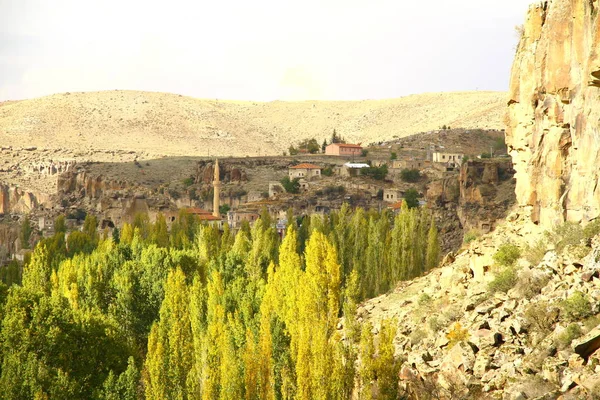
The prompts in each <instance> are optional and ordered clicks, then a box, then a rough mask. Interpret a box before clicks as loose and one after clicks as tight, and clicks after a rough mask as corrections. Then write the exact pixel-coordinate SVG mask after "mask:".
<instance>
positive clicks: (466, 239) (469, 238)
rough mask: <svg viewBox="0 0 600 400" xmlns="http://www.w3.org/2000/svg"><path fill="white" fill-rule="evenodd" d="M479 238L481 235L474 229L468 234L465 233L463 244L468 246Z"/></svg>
mask: <svg viewBox="0 0 600 400" xmlns="http://www.w3.org/2000/svg"><path fill="white" fill-rule="evenodd" d="M479 236H481V233H480V232H479V231H478V230H476V229H471V230H470V231H469V232H466V233H465V234H464V236H463V243H464V244H469V243H471V242H472V241H474V240H476V239H477V238H478V237H479Z"/></svg>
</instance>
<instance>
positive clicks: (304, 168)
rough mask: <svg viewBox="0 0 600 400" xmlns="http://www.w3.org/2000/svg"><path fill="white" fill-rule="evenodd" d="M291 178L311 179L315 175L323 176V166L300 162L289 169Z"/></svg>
mask: <svg viewBox="0 0 600 400" xmlns="http://www.w3.org/2000/svg"><path fill="white" fill-rule="evenodd" d="M288 172H289V175H290V179H295V178H298V179H311V178H314V177H317V178H320V177H321V167H319V166H318V165H314V164H308V163H303V164H298V165H294V166H292V167H290V168H289V169H288Z"/></svg>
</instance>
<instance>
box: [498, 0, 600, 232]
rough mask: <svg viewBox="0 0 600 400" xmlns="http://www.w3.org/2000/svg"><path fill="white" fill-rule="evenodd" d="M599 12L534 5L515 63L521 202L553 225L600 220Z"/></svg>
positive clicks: (567, 2)
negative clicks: (563, 222)
mask: <svg viewBox="0 0 600 400" xmlns="http://www.w3.org/2000/svg"><path fill="white" fill-rule="evenodd" d="M599 7H600V4H599V1H598V0H555V1H552V2H549V1H544V2H542V3H540V4H537V5H533V6H531V7H530V9H529V12H528V15H527V20H526V22H525V25H524V29H523V36H522V38H521V40H520V43H519V46H518V50H517V54H516V57H515V61H514V64H513V69H512V75H511V83H510V93H509V101H508V105H509V118H508V120H509V126H508V129H507V134H506V138H507V144H508V145H509V150H510V154H511V155H512V157H513V161H514V163H515V169H516V171H517V173H516V178H517V188H516V195H517V201H518V203H519V204H521V205H526V206H531V207H532V208H533V214H532V218H533V220H534V222H540V223H541V224H542V225H544V226H546V227H549V226H551V225H553V224H555V223H559V222H562V221H565V220H568V221H576V222H579V221H581V222H586V221H588V220H591V219H593V218H596V217H598V216H599V215H600V187H599V185H598V183H599V179H600V169H598V165H600V127H599V120H600V26H599V19H600V18H599V17H598V14H599V13H598V11H599Z"/></svg>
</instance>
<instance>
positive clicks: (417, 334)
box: [409, 328, 427, 346]
mask: <svg viewBox="0 0 600 400" xmlns="http://www.w3.org/2000/svg"><path fill="white" fill-rule="evenodd" d="M426 337H427V332H425V331H424V330H423V329H421V328H417V329H415V330H414V331H412V333H411V334H410V336H409V339H410V344H411V345H412V346H416V345H418V344H419V343H421V342H422V341H423V339H425V338H426Z"/></svg>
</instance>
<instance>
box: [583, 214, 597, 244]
mask: <svg viewBox="0 0 600 400" xmlns="http://www.w3.org/2000/svg"><path fill="white" fill-rule="evenodd" d="M599 233H600V218H597V219H595V220H593V221H592V222H590V223H588V224H587V225H586V226H585V228H583V237H584V238H586V239H591V238H593V237H594V236H596V235H598V234H599Z"/></svg>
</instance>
